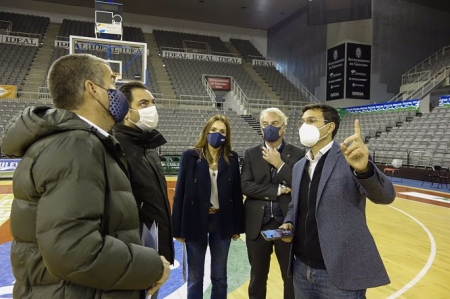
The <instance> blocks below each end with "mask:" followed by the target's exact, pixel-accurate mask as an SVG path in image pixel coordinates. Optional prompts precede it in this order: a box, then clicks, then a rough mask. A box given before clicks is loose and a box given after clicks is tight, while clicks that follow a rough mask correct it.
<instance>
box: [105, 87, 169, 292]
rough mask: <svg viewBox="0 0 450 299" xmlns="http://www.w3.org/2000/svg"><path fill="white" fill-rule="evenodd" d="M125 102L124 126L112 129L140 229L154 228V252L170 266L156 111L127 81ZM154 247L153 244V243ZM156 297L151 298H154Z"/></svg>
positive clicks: (147, 96) (161, 141)
mask: <svg viewBox="0 0 450 299" xmlns="http://www.w3.org/2000/svg"><path fill="white" fill-rule="evenodd" d="M120 91H121V92H122V93H123V94H124V95H125V97H126V98H127V99H128V103H129V104H130V110H129V112H128V113H127V115H126V116H125V119H124V121H123V123H119V124H117V125H116V126H115V127H114V128H113V134H114V137H116V138H117V140H118V141H119V142H120V145H121V146H122V148H123V151H124V153H125V157H126V159H127V161H128V171H129V173H130V182H131V187H132V189H133V194H134V197H135V199H136V201H137V204H138V207H139V219H140V222H141V226H142V227H143V226H144V225H145V226H146V227H147V228H149V229H150V228H151V227H152V226H155V225H156V226H157V228H158V234H157V240H158V242H157V246H158V248H157V250H158V252H159V254H161V255H162V256H164V257H165V258H166V259H167V260H168V261H169V262H170V263H171V264H173V261H174V246H173V236H172V220H171V216H170V215H171V211H170V204H169V199H168V196H167V182H166V178H165V176H164V171H163V168H162V166H161V160H160V158H159V154H158V152H157V151H156V149H157V148H158V147H160V146H162V145H164V144H165V143H166V139H165V138H164V137H163V135H161V133H160V132H158V131H157V130H156V127H157V125H158V112H157V110H156V106H155V105H154V103H155V99H154V97H153V95H152V94H151V92H150V91H149V90H148V89H147V87H146V86H145V85H143V84H142V83H140V82H129V83H125V84H123V85H122V86H120ZM153 246H154V244H153ZM156 297H157V294H154V295H153V296H152V298H155V299H156Z"/></svg>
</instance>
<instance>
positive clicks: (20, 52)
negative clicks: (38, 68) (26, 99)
mask: <svg viewBox="0 0 450 299" xmlns="http://www.w3.org/2000/svg"><path fill="white" fill-rule="evenodd" d="M37 51H38V47H31V46H19V45H12V44H2V43H0V65H1V71H0V84H6V85H16V86H17V88H18V90H21V88H22V87H23V82H24V80H25V78H26V76H27V74H28V73H29V70H30V68H31V64H32V62H33V59H34V57H35V56H36V53H37Z"/></svg>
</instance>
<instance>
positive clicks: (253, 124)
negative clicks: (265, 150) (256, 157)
mask: <svg viewBox="0 0 450 299" xmlns="http://www.w3.org/2000/svg"><path fill="white" fill-rule="evenodd" d="M241 118H243V119H244V120H245V122H246V123H247V124H248V125H249V126H250V127H252V129H253V131H255V132H256V133H257V134H258V135H259V136H261V137H262V133H261V126H260V125H259V122H257V121H256V120H255V119H254V118H253V116H251V115H241Z"/></svg>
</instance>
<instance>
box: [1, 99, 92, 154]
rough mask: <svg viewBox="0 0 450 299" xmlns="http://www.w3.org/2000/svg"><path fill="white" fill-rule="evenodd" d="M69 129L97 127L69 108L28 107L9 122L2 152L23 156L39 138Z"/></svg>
mask: <svg viewBox="0 0 450 299" xmlns="http://www.w3.org/2000/svg"><path fill="white" fill-rule="evenodd" d="M68 130H86V131H92V130H95V129H94V128H91V126H90V125H89V124H88V123H86V122H85V121H83V120H82V119H81V118H79V117H78V116H77V115H76V114H75V113H73V112H71V111H68V110H64V109H57V108H50V107H45V106H38V107H27V108H25V109H24V110H23V112H22V113H20V114H18V115H16V116H15V117H13V119H11V121H10V122H9V124H8V126H7V128H6V130H5V135H4V137H3V145H2V152H3V154H5V155H6V156H9V157H22V156H23V155H24V154H25V152H26V150H27V149H28V147H30V146H31V145H32V144H33V143H35V142H36V141H37V140H39V139H41V138H43V137H45V136H48V135H52V134H55V133H59V132H63V131H68Z"/></svg>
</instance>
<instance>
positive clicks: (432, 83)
mask: <svg viewBox="0 0 450 299" xmlns="http://www.w3.org/2000/svg"><path fill="white" fill-rule="evenodd" d="M449 74H450V66H446V67H444V68H442V69H441V70H439V71H438V72H437V73H436V74H435V75H434V76H433V77H431V78H430V79H429V80H427V81H420V82H419V81H418V80H419V79H420V78H418V80H416V82H414V83H412V84H416V83H417V84H418V85H419V87H418V88H416V89H415V90H414V91H412V92H409V93H407V94H405V93H404V92H400V93H399V94H397V95H396V96H395V97H393V98H392V99H391V100H389V102H396V101H406V100H414V99H419V100H420V99H422V98H423V97H424V96H426V95H427V94H429V93H430V92H431V91H432V90H433V89H434V88H435V87H436V86H437V85H439V84H441V83H442V82H443V81H444V80H445V78H447V77H448V76H449Z"/></svg>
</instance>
